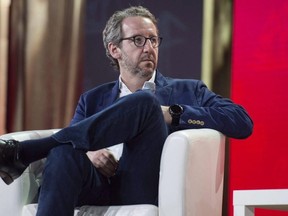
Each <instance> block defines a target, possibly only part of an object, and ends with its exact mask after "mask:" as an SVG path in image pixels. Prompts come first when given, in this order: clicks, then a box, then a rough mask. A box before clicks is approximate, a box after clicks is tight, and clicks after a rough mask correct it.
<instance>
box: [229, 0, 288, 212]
mask: <svg viewBox="0 0 288 216" xmlns="http://www.w3.org/2000/svg"><path fill="white" fill-rule="evenodd" d="M233 16H234V17H233V20H234V21H233V29H234V30H233V37H232V38H233V44H232V80H231V81H232V90H231V91H232V99H233V100H234V101H235V102H237V103H240V104H242V105H243V106H244V107H245V108H246V109H247V110H248V112H249V114H250V115H251V116H252V119H253V120H254V133H253V135H252V136H251V137H250V138H248V139H246V140H235V139H231V142H230V144H231V146H230V165H229V167H230V169H229V186H228V187H229V196H228V198H229V206H228V208H229V211H228V212H229V215H230V216H232V215H233V207H232V202H233V198H232V193H233V190H235V189H241V190H242V189H273V188H277V189H279V188H286V189H287V188H288V138H287V134H288V130H287V129H288V126H287V125H288V1H287V0H273V1H271V0H252V1H251V0H235V1H234V11H233ZM280 215H281V216H282V215H285V216H288V212H283V211H281V212H280V211H271V210H261V209H257V210H256V216H280Z"/></svg>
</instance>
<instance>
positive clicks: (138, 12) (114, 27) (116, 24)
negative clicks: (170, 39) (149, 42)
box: [103, 6, 158, 70]
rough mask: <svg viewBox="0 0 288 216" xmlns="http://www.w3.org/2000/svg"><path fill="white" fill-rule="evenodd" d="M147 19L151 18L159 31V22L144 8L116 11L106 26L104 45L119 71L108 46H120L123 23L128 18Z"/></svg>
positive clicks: (137, 7) (134, 7)
mask: <svg viewBox="0 0 288 216" xmlns="http://www.w3.org/2000/svg"><path fill="white" fill-rule="evenodd" d="M135 16H140V17H146V18H149V19H150V20H151V21H152V22H153V24H154V25H155V26H156V28H157V31H158V27H157V20H156V18H155V16H154V15H153V14H152V13H151V12H150V11H149V10H148V9H147V8H144V7H143V6H132V7H129V8H126V9H124V10H121V11H116V12H115V13H114V14H113V15H112V16H111V17H110V19H109V20H108V21H107V23H106V26H105V28H104V30H103V43H104V47H105V49H106V55H107V57H108V58H109V59H110V60H111V65H112V66H113V67H114V68H115V69H116V70H119V64H118V61H117V59H114V58H113V57H112V56H111V55H110V52H109V49H108V44H109V43H110V42H111V43H113V44H115V45H117V46H118V45H119V43H120V40H121V38H122V21H123V20H124V19H125V18H127V17H135Z"/></svg>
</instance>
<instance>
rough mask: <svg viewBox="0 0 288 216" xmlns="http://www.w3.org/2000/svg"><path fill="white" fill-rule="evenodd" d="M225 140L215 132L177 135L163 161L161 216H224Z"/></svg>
mask: <svg viewBox="0 0 288 216" xmlns="http://www.w3.org/2000/svg"><path fill="white" fill-rule="evenodd" d="M224 155H225V136H224V135H222V134H221V133H219V132H218V131H215V130H212V129H188V130H182V131H177V132H174V133H172V134H170V135H169V137H168V138H167V140H166V142H165V144H164V148H163V152H162V157H161V166H160V181H159V215H160V216H174V215H179V216H180V215H190V216H199V215H213V216H221V214H222V199H223V181H224V180H223V178H224Z"/></svg>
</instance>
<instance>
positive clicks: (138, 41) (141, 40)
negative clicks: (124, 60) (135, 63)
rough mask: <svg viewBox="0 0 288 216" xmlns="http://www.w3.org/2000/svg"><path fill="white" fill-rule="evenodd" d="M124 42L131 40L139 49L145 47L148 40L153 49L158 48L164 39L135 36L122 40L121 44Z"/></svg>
mask: <svg viewBox="0 0 288 216" xmlns="http://www.w3.org/2000/svg"><path fill="white" fill-rule="evenodd" d="M123 40H131V41H133V42H134V44H135V46H137V47H143V46H145V44H146V42H147V40H150V42H151V45H152V47H153V48H157V47H159V46H160V44H161V41H162V37H158V36H152V37H150V38H146V37H144V36H142V35H136V36H133V37H128V38H122V39H121V40H120V42H121V41H123Z"/></svg>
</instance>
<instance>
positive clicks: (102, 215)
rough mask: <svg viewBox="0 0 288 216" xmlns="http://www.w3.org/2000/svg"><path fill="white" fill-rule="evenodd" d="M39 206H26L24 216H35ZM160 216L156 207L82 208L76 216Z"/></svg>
mask: <svg viewBox="0 0 288 216" xmlns="http://www.w3.org/2000/svg"><path fill="white" fill-rule="evenodd" d="M36 210H37V204H29V205H25V206H24V207H23V210H22V216H35V214H36ZM93 215H94V216H96V215H97V216H158V207H157V206H154V205H146V204H145V205H144V204H142V205H123V206H82V207H81V208H79V209H77V210H75V212H74V216H93Z"/></svg>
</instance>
